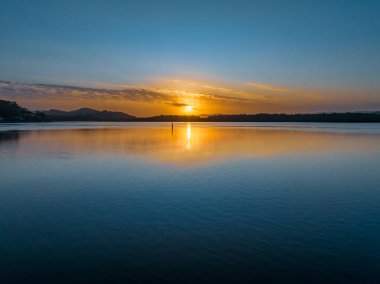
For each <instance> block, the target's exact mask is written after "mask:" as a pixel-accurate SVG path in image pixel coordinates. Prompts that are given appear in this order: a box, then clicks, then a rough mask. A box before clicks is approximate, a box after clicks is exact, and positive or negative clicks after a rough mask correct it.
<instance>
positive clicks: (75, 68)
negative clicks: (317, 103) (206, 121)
mask: <svg viewBox="0 0 380 284" xmlns="http://www.w3.org/2000/svg"><path fill="white" fill-rule="evenodd" d="M379 10H380V1H352V0H346V1H336V0H331V1H323V0H321V1H308V0H303V1H301V0H299V1H292V0H287V1H280V0H278V1H271V0H266V1H254V0H251V1H241V0H237V1H236V0H235V1H223V0H220V1H210V0H206V1H198V0H193V1H191V0H188V1H179V0H177V1H167V0H163V1H146V0H139V1H127V0H124V1H117V0H113V1H98V0H93V1H79V0H77V1H70V0H68V1H42V0H34V1H30V0H29V1H20V0H13V1H8V0H1V9H0V38H1V45H0V54H1V60H0V74H1V78H0V80H8V81H17V82H28V83H52V84H79V85H86V84H92V83H93V82H107V83H122V84H131V85H146V84H151V82H157V80H160V78H181V79H186V80H188V79H192V80H198V81H199V80H202V81H205V82H218V83H222V84H229V85H236V84H241V83H244V82H259V83H261V84H269V85H275V86H281V87H286V88H301V89H303V90H304V89H312V90H318V89H324V90H325V89H329V88H330V89H333V90H336V89H344V90H345V89H347V88H351V87H353V88H355V89H357V90H358V91H357V93H358V94H357V95H358V96H360V95H362V94H364V95H363V96H364V97H366V96H368V97H370V98H371V99H375V102H378V101H380V99H379V94H378V93H377V91H378V90H379V87H380V75H379V74H380V55H379V50H380V17H379V16H378V13H379ZM339 92H342V91H339ZM376 99H377V101H376ZM372 101H373V100H372ZM372 101H371V102H372ZM379 103H380V102H379Z"/></svg>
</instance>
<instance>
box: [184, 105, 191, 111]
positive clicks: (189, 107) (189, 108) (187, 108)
mask: <svg viewBox="0 0 380 284" xmlns="http://www.w3.org/2000/svg"><path fill="white" fill-rule="evenodd" d="M185 110H186V111H187V112H190V111H192V110H193V107H192V106H185Z"/></svg>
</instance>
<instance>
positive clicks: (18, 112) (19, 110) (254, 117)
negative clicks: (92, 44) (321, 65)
mask: <svg viewBox="0 0 380 284" xmlns="http://www.w3.org/2000/svg"><path fill="white" fill-rule="evenodd" d="M54 121H62V122H63V121H97V122H101V121H104V122H127V121H128V122H134V121H136V122H377V123H380V111H373V112H344V113H297V114H285V113H278V114H270V113H259V114H213V115H208V116H204V115H202V116H197V115H158V116H152V117H136V116H133V115H129V114H126V113H123V112H113V111H106V110H104V111H98V110H94V109H90V108H81V109H78V110H73V111H61V110H55V109H51V110H48V111H34V112H33V111H31V110H28V109H26V108H23V107H21V106H19V105H18V104H17V103H16V102H11V101H6V100H0V123H1V122H6V123H9V122H54Z"/></svg>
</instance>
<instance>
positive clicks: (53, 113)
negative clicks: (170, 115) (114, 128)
mask: <svg viewBox="0 0 380 284" xmlns="http://www.w3.org/2000/svg"><path fill="white" fill-rule="evenodd" d="M43 113H44V114H45V115H46V117H47V118H48V119H49V120H53V121H130V120H134V119H136V117H135V116H132V115H129V114H126V113H123V112H114V111H107V110H103V111H99V110H95V109H91V108H80V109H77V110H73V111H62V110H57V109H51V110H48V111H44V112H43Z"/></svg>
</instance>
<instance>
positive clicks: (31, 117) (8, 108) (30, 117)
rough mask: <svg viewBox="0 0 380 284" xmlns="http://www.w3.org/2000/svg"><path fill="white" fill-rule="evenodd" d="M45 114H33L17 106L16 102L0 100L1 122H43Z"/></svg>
mask: <svg viewBox="0 0 380 284" xmlns="http://www.w3.org/2000/svg"><path fill="white" fill-rule="evenodd" d="M45 120H46V117H45V114H43V113H42V112H38V111H36V112H33V111H30V110H28V109H26V108H23V107H21V106H19V105H18V104H17V103H16V102H11V101H5V100H0V121H3V122H29V121H36V122H38V121H45Z"/></svg>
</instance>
